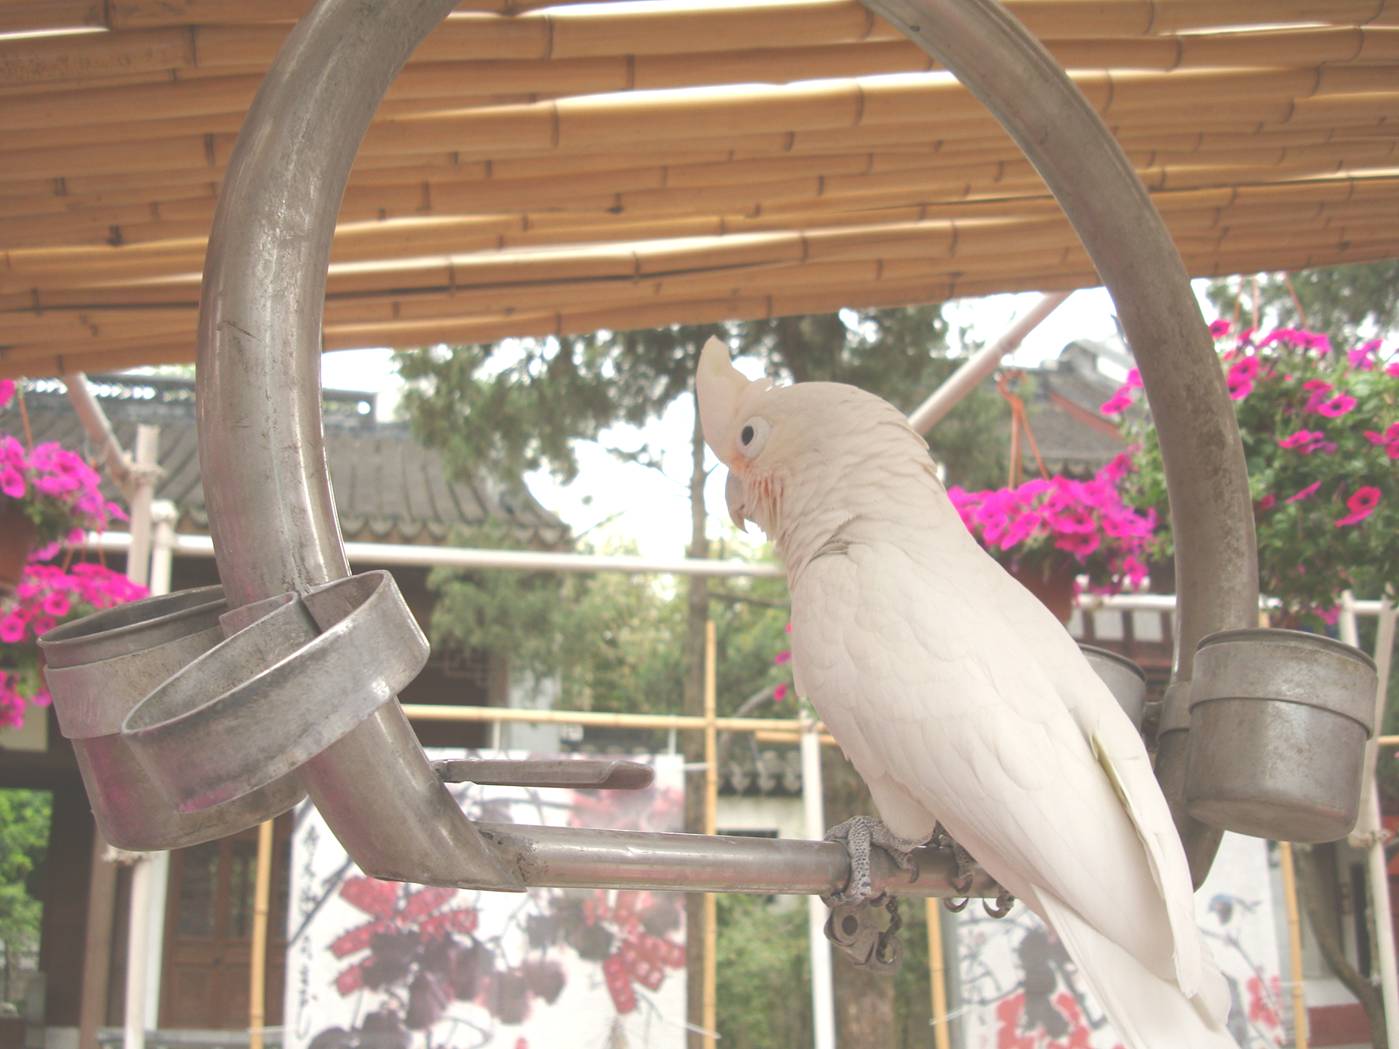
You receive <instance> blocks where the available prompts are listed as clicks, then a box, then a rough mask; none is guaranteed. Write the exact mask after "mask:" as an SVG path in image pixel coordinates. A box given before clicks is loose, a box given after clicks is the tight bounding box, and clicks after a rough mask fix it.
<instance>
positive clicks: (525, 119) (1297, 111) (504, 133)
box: [0, 66, 1399, 185]
mask: <svg viewBox="0 0 1399 1049" xmlns="http://www.w3.org/2000/svg"><path fill="white" fill-rule="evenodd" d="M1346 74H1347V75H1346V76H1345V77H1344V78H1340V79H1338V78H1336V77H1334V76H1330V75H1329V72H1328V73H1327V75H1321V74H1319V73H1318V71H1316V70H1309V69H1300V70H1286V69H1282V70H1246V71H1230V72H1205V73H1197V72H1181V73H1173V74H1168V75H1163V76H1130V75H1119V74H1112V73H1087V74H1083V75H1082V76H1080V77H1078V78H1077V81H1078V84H1079V86H1080V88H1081V89H1082V90H1083V91H1084V93H1085V94H1086V95H1087V96H1088V97H1089V99H1090V100H1091V101H1092V102H1093V104H1094V106H1095V108H1096V109H1097V110H1098V111H1099V112H1100V113H1101V114H1102V115H1103V116H1104V118H1105V119H1107V120H1108V121H1109V122H1113V123H1120V122H1128V123H1132V122H1136V121H1141V120H1142V119H1143V118H1144V116H1145V115H1147V114H1150V115H1151V116H1152V117H1154V118H1156V119H1160V118H1161V117H1162V116H1163V115H1164V114H1170V113H1179V114H1180V115H1181V116H1183V117H1184V116H1188V115H1190V114H1191V113H1198V110H1199V108H1200V106H1201V104H1203V103H1209V104H1211V105H1215V106H1227V107H1228V109H1229V110H1230V115H1231V116H1232V117H1233V118H1234V119H1235V120H1244V119H1249V120H1262V121H1266V122H1269V123H1275V124H1283V123H1287V124H1294V125H1302V124H1305V122H1306V120H1307V118H1308V116H1310V117H1311V118H1312V119H1325V120H1328V121H1332V122H1349V123H1355V122H1356V120H1355V118H1363V117H1365V116H1369V115H1371V114H1373V115H1374V116H1376V117H1381V118H1382V117H1384V116H1386V115H1388V114H1390V113H1392V112H1393V110H1394V107H1395V104H1396V101H1399V90H1396V89H1395V88H1394V85H1395V83H1396V82H1399V79H1397V77H1399V74H1396V71H1395V70H1394V69H1392V68H1391V67H1390V66H1378V67H1374V68H1368V67H1367V68H1363V69H1352V70H1348V71H1346ZM1386 89H1387V90H1386ZM1280 100H1285V101H1280ZM928 112H936V113H938V114H939V123H940V124H941V125H942V126H944V127H947V126H949V125H950V124H952V123H954V122H955V123H956V124H960V125H961V126H962V127H963V129H964V133H965V131H966V130H972V131H974V132H976V133H979V134H980V135H983V136H984V135H985V134H986V133H987V131H989V129H990V128H991V127H993V126H994V122H993V121H991V119H990V118H989V116H987V114H986V113H985V112H984V111H983V110H982V109H981V108H980V104H979V103H978V102H976V100H975V99H974V98H972V97H971V95H970V94H969V93H968V92H966V91H965V90H964V89H963V88H962V87H961V86H960V85H959V84H957V83H956V82H955V81H952V80H948V79H938V78H933V79H924V80H920V81H916V82H907V81H898V80H894V81H889V80H879V81H855V80H848V79H847V80H839V81H822V82H817V83H805V84H795V85H781V86H761V85H759V86H753V87H751V88H746V89H745V90H743V91H742V92H717V93H715V92H708V93H700V94H694V93H687V92H662V93H660V94H656V95H652V94H645V93H642V94H617V95H605V96H587V97H569V98H563V99H558V100H551V101H546V102H538V103H521V104H514V105H501V106H487V107H481V108H478V109H474V110H466V111H462V112H455V111H453V112H448V113H433V114H431V115H427V116H421V117H399V118H391V119H385V120H381V121H378V122H376V123H374V124H373V125H371V127H370V130H369V132H368V134H367V135H366V137H365V140H364V143H363V146H362V149H361V153H360V157H359V160H358V162H357V166H358V167H359V168H360V170H364V169H365V168H367V167H369V166H371V165H373V164H374V163H375V162H376V161H377V162H379V163H383V162H385V161H387V162H388V163H390V164H394V165H399V166H401V165H403V164H404V162H405V158H406V157H409V156H418V155H439V156H440V155H442V154H444V153H446V152H449V151H451V152H455V153H456V154H457V155H458V156H459V157H462V158H467V159H482V160H485V159H495V158H499V157H502V156H510V155H520V154H528V153H547V152H569V151H578V152H587V151H591V152H596V151H599V150H605V149H608V148H617V147H621V148H625V149H636V148H638V147H639V146H643V145H647V146H651V147H654V146H655V145H656V144H658V143H662V142H670V143H690V142H701V141H704V140H709V141H710V143H711V145H712V144H713V143H714V140H716V139H727V138H729V137H732V136H735V135H746V134H764V133H766V134H777V135H788V134H793V133H798V134H799V133H802V132H825V133H828V134H829V133H848V132H849V131H851V130H853V129H860V128H879V127H884V128H889V127H896V126H898V125H901V124H909V123H912V124H918V123H920V122H921V121H923V120H925V119H926V114H927V113H928ZM1347 118H1350V119H1347ZM180 126H181V127H184V126H185V125H184V124H183V123H181V125H180ZM233 138H234V136H233V135H232V134H231V133H207V134H182V135H178V136H175V137H171V138H148V139H140V140H135V141H123V142H99V143H92V144H82V145H77V144H70V145H66V146H53V145H48V146H39V147H36V148H32V149H30V148H20V149H13V150H6V151H5V159H6V163H5V165H4V167H3V168H0V185H2V184H5V183H11V182H16V181H23V180H33V179H42V178H56V177H64V176H67V175H71V174H75V173H77V172H84V173H86V174H88V175H89V176H91V175H94V174H95V175H102V176H109V175H113V174H131V173H143V172H150V173H161V174H162V175H164V174H166V173H168V172H170V171H172V170H186V171H191V172H196V173H199V177H209V176H210V174H211V173H215V172H220V171H221V170H222V167H223V166H224V164H226V162H227V158H228V154H229V152H230V151H231V149H232V144H233Z"/></svg>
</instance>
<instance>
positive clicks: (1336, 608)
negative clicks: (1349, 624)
mask: <svg viewBox="0 0 1399 1049" xmlns="http://www.w3.org/2000/svg"><path fill="white" fill-rule="evenodd" d="M1312 615H1314V616H1316V617H1317V619H1320V620H1321V621H1322V622H1323V623H1325V624H1326V625H1327V626H1335V625H1336V624H1337V623H1338V622H1339V621H1340V618H1341V606H1340V605H1332V606H1331V607H1330V608H1313V609H1312Z"/></svg>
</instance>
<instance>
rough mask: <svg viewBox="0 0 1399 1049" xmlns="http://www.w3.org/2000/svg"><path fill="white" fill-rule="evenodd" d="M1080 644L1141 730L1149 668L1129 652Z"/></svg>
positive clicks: (1138, 729) (1089, 662) (1127, 713)
mask: <svg viewBox="0 0 1399 1049" xmlns="http://www.w3.org/2000/svg"><path fill="white" fill-rule="evenodd" d="M1078 648H1079V651H1080V652H1082V653H1083V657H1084V658H1085V659H1087V660H1088V665H1089V666H1090V667H1092V668H1093V672H1094V673H1095V674H1097V675H1098V676H1099V677H1100V678H1102V679H1103V684H1105V685H1107V687H1108V691H1109V692H1111V693H1112V697H1113V699H1115V700H1117V705H1118V706H1120V707H1121V708H1122V712H1123V713H1124V714H1126V715H1127V717H1128V718H1129V719H1130V720H1131V722H1132V724H1133V726H1134V727H1135V728H1136V730H1137V731H1138V732H1140V731H1141V730H1142V713H1143V712H1144V711H1145V710H1146V672H1145V671H1143V670H1142V668H1141V667H1139V666H1137V664H1135V663H1133V662H1132V661H1131V660H1130V659H1128V658H1127V657H1126V656H1124V655H1120V654H1118V653H1117V652H1110V651H1108V650H1107V649H1106V648H1099V647H1098V646H1097V645H1085V644H1082V643H1080V644H1079V646H1078Z"/></svg>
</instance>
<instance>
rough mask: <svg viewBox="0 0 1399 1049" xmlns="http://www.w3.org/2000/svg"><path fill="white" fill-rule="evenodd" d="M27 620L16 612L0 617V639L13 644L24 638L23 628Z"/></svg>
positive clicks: (26, 624)
mask: <svg viewBox="0 0 1399 1049" xmlns="http://www.w3.org/2000/svg"><path fill="white" fill-rule="evenodd" d="M27 626H28V621H27V620H26V619H25V618H24V617H22V616H21V615H20V614H19V613H17V612H11V613H10V614H9V615H7V616H5V617H4V618H3V619H0V641H3V642H5V644H7V645H15V644H18V643H19V642H21V641H23V640H24V635H25V628H26V627H27Z"/></svg>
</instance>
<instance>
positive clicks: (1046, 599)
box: [1010, 558, 1078, 623]
mask: <svg viewBox="0 0 1399 1049" xmlns="http://www.w3.org/2000/svg"><path fill="white" fill-rule="evenodd" d="M1010 574H1011V575H1012V576H1013V577H1014V578H1015V581H1016V582H1017V583H1019V584H1020V585H1021V586H1023V587H1024V588H1025V589H1026V590H1028V591H1030V593H1032V594H1034V595H1035V597H1036V598H1037V599H1038V600H1039V603H1040V604H1042V605H1044V607H1045V608H1047V609H1049V610H1050V611H1051V612H1053V613H1054V615H1055V617H1056V618H1057V619H1058V620H1059V622H1061V623H1067V622H1068V621H1069V617H1070V616H1072V615H1073V614H1074V580H1075V579H1076V578H1077V577H1078V562H1077V561H1075V560H1073V559H1072V558H1070V559H1069V560H1067V561H1059V560H1055V561H1052V562H1049V563H1047V564H1045V565H1042V566H1040V567H1037V568H1017V569H1013V570H1011V573H1010Z"/></svg>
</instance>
